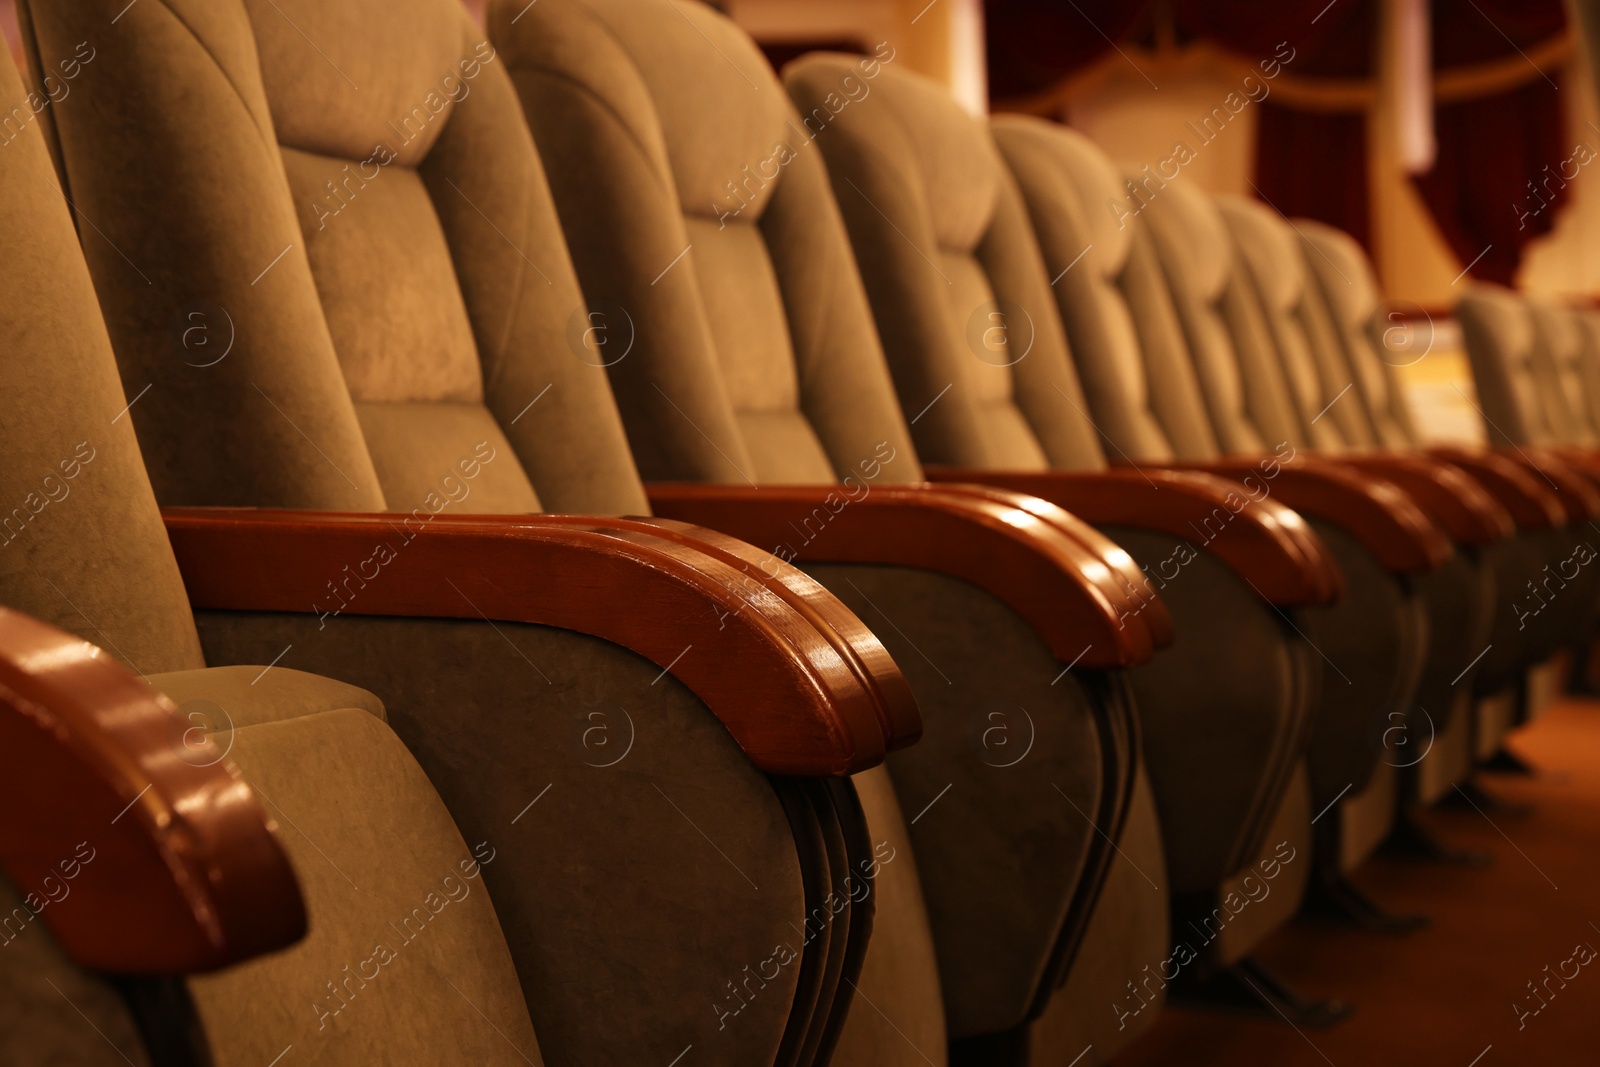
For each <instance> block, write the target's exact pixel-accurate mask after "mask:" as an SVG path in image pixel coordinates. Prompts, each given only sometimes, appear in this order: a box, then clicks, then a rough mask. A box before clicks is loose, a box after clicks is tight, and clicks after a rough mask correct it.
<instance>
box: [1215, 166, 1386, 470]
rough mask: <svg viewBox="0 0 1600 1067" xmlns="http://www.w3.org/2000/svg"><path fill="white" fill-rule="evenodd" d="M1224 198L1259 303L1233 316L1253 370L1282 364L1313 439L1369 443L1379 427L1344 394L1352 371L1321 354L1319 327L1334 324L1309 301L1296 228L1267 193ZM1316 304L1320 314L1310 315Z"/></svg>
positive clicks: (1315, 442)
mask: <svg viewBox="0 0 1600 1067" xmlns="http://www.w3.org/2000/svg"><path fill="white" fill-rule="evenodd" d="M1216 201H1217V208H1218V210H1219V211H1220V212H1221V214H1222V218H1223V221H1224V223H1225V224H1226V225H1227V227H1228V232H1229V233H1230V234H1231V235H1232V237H1233V243H1234V264H1235V267H1234V270H1235V272H1236V273H1237V274H1238V275H1239V276H1240V282H1241V285H1242V287H1243V288H1244V289H1246V290H1247V291H1248V292H1249V293H1250V294H1252V295H1253V296H1254V298H1255V302H1256V306H1257V308H1258V309H1259V315H1258V316H1240V315H1235V316H1233V317H1232V322H1233V328H1234V340H1235V342H1236V343H1237V345H1238V348H1237V351H1238V352H1239V356H1240V359H1241V361H1242V362H1243V364H1244V365H1245V366H1246V368H1247V373H1248V374H1250V375H1262V376H1267V375H1270V374H1271V373H1272V372H1273V370H1275V371H1276V372H1277V373H1278V374H1279V375H1280V376H1281V378H1282V381H1283V383H1284V385H1285V386H1286V391H1285V395H1286V396H1287V398H1288V400H1289V402H1290V404H1291V405H1292V407H1293V411H1292V416H1293V418H1294V419H1295V420H1296V421H1297V422H1298V424H1299V426H1300V430H1301V434H1302V435H1303V439H1304V441H1305V443H1306V444H1308V445H1309V446H1310V447H1312V448H1315V449H1317V450H1319V451H1323V452H1341V451H1345V450H1347V449H1350V448H1353V447H1357V446H1359V445H1361V444H1364V443H1367V442H1368V441H1370V439H1371V438H1372V437H1373V436H1374V434H1373V431H1372V429H1371V427H1370V425H1368V424H1366V423H1365V420H1364V417H1363V416H1362V415H1361V413H1360V411H1359V408H1358V407H1357V405H1354V404H1352V405H1348V406H1341V405H1340V404H1339V403H1338V402H1337V400H1338V398H1340V397H1341V395H1342V394H1344V393H1345V392H1346V389H1347V387H1348V386H1349V385H1350V381H1349V378H1348V376H1347V375H1345V374H1344V373H1342V372H1339V371H1338V370H1337V368H1330V367H1328V366H1326V365H1325V364H1324V363H1323V361H1320V360H1319V359H1318V358H1317V354H1316V346H1315V345H1314V344H1313V342H1312V340H1311V333H1312V332H1313V330H1317V329H1319V328H1320V332H1321V333H1322V335H1323V337H1324V338H1326V337H1327V336H1328V333H1329V330H1330V328H1331V327H1330V324H1329V323H1328V321H1327V315H1326V310H1325V308H1323V307H1322V306H1321V305H1320V302H1318V303H1316V304H1311V305H1310V306H1309V307H1308V302H1307V300H1306V293H1307V290H1308V286H1307V279H1306V267H1305V257H1304V256H1303V255H1302V254H1301V251H1300V246H1299V243H1298V242H1297V241H1296V240H1295V234H1294V230H1293V229H1292V228H1291V227H1290V226H1289V224H1288V223H1287V222H1286V221H1285V220H1284V218H1283V217H1282V216H1281V215H1279V214H1278V213H1277V212H1276V211H1275V210H1273V209H1272V208H1271V207H1269V206H1267V205H1266V204H1263V203H1261V202H1260V201H1257V200H1251V199H1247V198H1245V197H1240V196H1219V197H1217V198H1216ZM1308 311H1309V312H1311V313H1312V315H1313V316H1316V318H1317V321H1316V322H1314V323H1313V322H1308V321H1307V314H1308ZM1318 312H1321V314H1320V316H1317V315H1316V313H1318ZM1257 321H1259V323H1260V325H1261V326H1263V327H1265V329H1264V330H1261V329H1260V328H1259V327H1258V326H1257V325H1256V323H1257ZM1324 347H1325V346H1324ZM1269 365H1271V366H1270V367H1269Z"/></svg>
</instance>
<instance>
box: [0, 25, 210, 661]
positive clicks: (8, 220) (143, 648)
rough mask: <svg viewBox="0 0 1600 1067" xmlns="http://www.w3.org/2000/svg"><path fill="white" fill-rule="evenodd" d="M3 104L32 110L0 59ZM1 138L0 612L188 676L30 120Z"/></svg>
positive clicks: (115, 394)
mask: <svg viewBox="0 0 1600 1067" xmlns="http://www.w3.org/2000/svg"><path fill="white" fill-rule="evenodd" d="M65 55H68V56H71V55H72V49H71V48H70V47H69V48H68V49H67V50H66V52H65ZM0 105H4V107H5V109H6V113H7V114H13V113H14V114H21V115H26V116H29V117H30V119H31V118H33V116H34V114H35V113H34V110H33V108H32V106H31V105H30V104H29V102H28V99H27V94H26V93H25V91H24V89H23V86H22V82H21V80H20V79H19V77H18V75H17V71H16V68H15V67H14V66H13V65H12V63H11V60H10V58H9V56H7V57H0ZM7 136H8V139H7V140H6V142H5V143H4V144H3V145H0V292H3V294H4V297H3V299H4V302H5V308H6V310H5V314H4V315H0V352H3V353H4V355H3V356H0V403H3V404H4V405H5V417H4V419H3V420H0V427H3V428H4V434H3V440H0V446H3V447H4V449H5V457H6V461H5V462H4V463H0V508H3V509H4V511H3V514H0V603H3V604H4V605H5V606H7V607H10V608H14V609H16V610H18V611H22V612H26V613H27V614H29V615H33V616H34V617H36V618H39V619H43V620H45V621H46V622H49V623H52V624H53V625H55V626H58V627H60V628H62V629H64V630H67V631H69V632H71V633H76V634H79V635H81V636H82V637H84V638H85V639H87V640H90V641H94V642H95V643H97V644H99V645H101V646H102V647H104V648H105V649H106V650H107V651H109V652H111V653H113V654H114V655H116V656H118V657H119V658H121V659H122V660H123V661H124V662H126V663H127V664H129V665H130V666H132V667H133V668H134V669H135V670H137V671H139V672H141V673H147V672H153V671H170V670H181V669H185V668H191V667H199V666H201V665H202V663H203V661H202V659H201V654H200V641H199V638H198V637H197V636H196V634H195V628H194V619H193V616H192V615H191V614H190V611H189V599H188V596H187V594H185V592H184V589H183V581H182V579H181V578H180V577H179V576H178V567H177V563H176V562H175V561H174V559H173V556H172V549H171V547H170V546H169V545H168V543H167V536H166V531H165V530H164V529H163V527H162V523H161V516H160V514H159V513H158V512H157V510H156V503H155V498H154V497H153V496H152V495H151V493H150V482H149V479H148V478H147V477H146V475H145V471H144V466H143V464H142V462H141V460H140V456H139V446H138V443H137V442H136V441H135V439H134V433H133V427H132V425H131V424H130V422H129V418H128V413H127V404H128V401H127V400H126V399H125V398H124V397H123V393H122V388H121V386H120V384H119V383H118V381H117V374H116V363H115V362H114V360H113V358H112V355H111V346H110V343H109V342H108V341H107V339H106V330H105V325H104V323H103V322H102V321H101V319H100V317H99V316H98V315H96V314H94V306H95V303H94V301H95V294H94V289H93V287H92V285H91V283H90V280H89V272H88V271H87V270H86V269H85V268H84V263H83V255H82V253H81V252H79V250H78V244H77V241H76V240H75V239H74V237H73V232H72V221H71V218H70V217H69V215H68V211H67V206H66V204H65V203H64V202H63V201H62V198H61V193H60V190H59V187H58V186H57V184H56V180H55V175H54V173H53V172H52V171H51V168H50V157H49V154H48V152H47V151H46V148H45V140H44V137H43V136H42V135H41V132H40V126H39V123H38V121H37V120H34V121H30V122H28V123H27V124H26V125H24V126H23V127H22V129H21V130H20V132H18V133H16V134H15V135H14V136H12V135H11V134H10V133H9V130H8V135H7ZM67 398H70V399H71V403H63V400H64V399H67Z"/></svg>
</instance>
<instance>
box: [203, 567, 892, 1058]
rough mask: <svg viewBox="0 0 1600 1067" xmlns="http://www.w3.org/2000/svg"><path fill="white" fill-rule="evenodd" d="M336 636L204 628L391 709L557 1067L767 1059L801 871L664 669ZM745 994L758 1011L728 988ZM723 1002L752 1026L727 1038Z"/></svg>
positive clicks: (777, 808) (611, 658)
mask: <svg viewBox="0 0 1600 1067" xmlns="http://www.w3.org/2000/svg"><path fill="white" fill-rule="evenodd" d="M441 582H442V579H441ZM319 626H320V623H319V620H318V618H317V617H316V616H312V615H299V616H291V615H255V614H234V613H215V612H206V613H202V614H201V615H200V627H201V636H202V638H203V640H204V641H205V644H206V649H207V652H208V654H209V655H210V656H211V657H212V658H214V659H216V660H218V661H223V662H238V661H245V662H249V661H263V660H270V659H271V658H272V657H273V656H276V655H277V654H278V653H279V652H281V651H282V650H283V649H284V647H285V646H286V645H293V650H292V651H291V652H290V653H289V654H288V655H287V656H286V657H285V663H292V664H294V665H295V666H296V667H298V668H302V669H307V670H315V671H329V672H332V671H333V670H335V669H337V670H339V671H340V672H341V673H342V675H343V676H344V677H347V678H349V679H350V680H351V681H353V682H355V683H357V684H359V685H364V686H367V687H370V688H371V689H372V690H374V691H379V692H383V693H385V694H386V695H387V699H386V706H387V712H388V719H389V722H390V723H391V725H392V726H393V728H394V730H395V732H396V733H397V734H398V735H399V736H400V738H401V739H402V740H404V741H405V742H406V744H407V745H408V746H409V747H410V748H411V750H412V751H414V752H415V753H417V758H418V760H419V761H420V763H421V765H422V767H423V769H424V770H425V771H426V772H427V774H428V776H429V778H430V779H431V780H432V781H433V782H434V783H435V785H436V786H437V788H438V790H439V793H440V795H441V796H442V797H443V798H444V801H445V803H446V804H447V805H448V806H449V808H450V810H451V812H452V813H454V815H455V817H456V819H457V820H458V821H459V823H460V825H461V827H462V829H463V832H464V833H465V834H466V835H467V837H468V838H469V840H471V841H473V842H476V841H478V840H483V839H487V840H490V841H491V842H492V843H493V844H494V845H495V847H496V848H497V849H498V850H499V852H498V858H497V859H496V861H495V863H494V864H493V865H491V866H490V867H489V868H488V869H487V870H486V871H485V881H486V883H487V885H488V887H489V889H490V891H491V892H492V893H493V894H494V897H495V902H496V907H497V910H498V911H499V914H500V916H501V919H502V922H503V924H504V927H505V931H506V938H507V941H508V943H509V944H510V946H511V952H512V956H513V958H514V959H515V960H516V964H517V969H518V973H519V974H520V975H521V979H522V988H523V991H524V993H525V995H526V999H527V1003H528V1005H529V1011H530V1012H531V1013H532V1015H533V1022H534V1025H535V1027H536V1029H537V1031H538V1033H539V1035H540V1041H541V1043H542V1044H543V1045H544V1047H545V1048H546V1049H547V1050H549V1051H550V1052H551V1054H552V1055H556V1054H557V1052H556V1050H560V1049H575V1050H579V1052H580V1053H581V1058H582V1060H583V1062H585V1063H593V1064H629V1065H631V1064H635V1063H638V1062H640V1061H641V1060H657V1059H659V1060H660V1062H662V1063H667V1062H670V1061H671V1059H672V1057H673V1056H676V1055H677V1054H678V1053H680V1052H681V1051H682V1050H683V1048H684V1047H685V1046H686V1045H688V1044H691V1043H692V1044H694V1045H695V1047H696V1049H697V1050H700V1049H704V1050H707V1053H708V1054H714V1055H715V1056H716V1057H717V1058H718V1059H723V1060H725V1061H726V1062H739V1063H748V1062H756V1061H757V1060H758V1059H760V1058H761V1057H764V1056H770V1055H771V1050H772V1049H774V1048H776V1047H777V1044H778V1039H779V1036H780V1035H781V1034H782V1033H783V1030H784V1027H785V1023H786V1021H787V1019H788V1015H789V1008H790V1004H791V1003H792V1000H793V996H794V989H795V985H794V983H795V981H796V971H797V969H798V967H797V965H793V964H784V963H782V961H781V960H774V961H773V962H772V963H771V964H769V965H768V966H767V967H766V968H765V970H766V972H767V976H768V977H767V981H766V983H765V986H764V988H759V990H758V986H759V985H760V979H759V978H757V979H751V978H750V977H749V976H750V975H752V974H756V973H757V972H759V971H761V970H762V965H763V963H764V962H765V961H767V960H769V959H771V958H772V957H773V953H774V950H775V946H779V945H783V944H789V945H791V946H792V948H793V950H795V951H796V952H798V951H799V950H801V949H802V948H803V947H804V945H803V943H802V940H801V939H803V937H804V934H803V933H802V934H801V935H796V933H795V929H796V928H799V929H801V930H802V931H803V930H804V929H805V928H806V907H805V902H804V899H803V894H802V887H801V883H800V869H799V862H800V861H799V858H798V856H797V855H796V851H795V843H794V838H793V836H792V834H791V833H790V830H789V826H788V823H787V820H786V818H785V816H784V813H783V809H782V806H781V805H780V803H779V800H778V797H777V795H776V794H775V793H774V790H773V786H772V784H771V783H770V782H769V781H768V779H767V778H766V777H765V776H763V775H762V774H760V772H758V771H756V770H755V768H754V767H752V766H751V765H750V762H749V760H748V759H747V758H746V757H745V756H744V754H743V753H742V752H741V751H740V750H739V748H738V746H737V745H736V744H735V743H734V742H733V739H732V738H731V737H730V736H729V735H728V733H727V731H726V729H725V728H724V727H723V726H722V725H721V723H720V722H718V721H717V719H716V717H715V716H713V715H711V714H710V713H709V712H708V711H707V710H706V708H705V705H704V704H702V703H701V702H700V701H699V700H698V699H697V698H696V697H695V696H694V695H693V694H692V693H690V692H689V691H688V690H687V689H686V688H684V687H683V685H682V684H681V683H679V682H678V681H676V680H675V679H674V678H673V677H672V676H671V675H667V676H664V677H663V676H662V675H661V670H660V668H659V667H657V666H655V665H654V664H652V663H649V662H648V661H646V660H644V659H642V658H640V657H638V656H636V655H634V654H632V653H630V652H628V651H626V650H624V649H622V648H619V647H618V646H615V645H611V644H608V643H607V642H604V641H601V640H600V639H598V638H593V637H588V636H585V635H582V634H577V633H573V632H570V631H564V630H557V629H553V628H549V627H539V626H529V625H521V624H515V623H501V624H499V631H498V632H496V630H494V629H491V628H489V627H486V626H483V625H482V624H481V623H478V622H476V621H469V620H448V619H398V618H394V619H390V618H376V617H371V616H366V617H363V616H341V617H339V618H337V619H331V620H329V621H328V622H327V625H326V628H319ZM690 654H691V655H692V654H694V653H693V652H691V653H690ZM440 664H450V665H451V669H450V670H448V671H441V670H440V669H439V665H440ZM277 669H278V668H274V670H273V672H272V673H276V671H277ZM270 676H271V675H270V674H269V675H268V677H270ZM657 679H659V681H657ZM464 723H470V724H471V728H470V729H468V728H464V727H463V724H464ZM606 764H611V765H610V766H606ZM487 768H493V770H494V773H492V774H491V773H486V769H487ZM546 786H548V787H549V792H548V793H544V792H543V790H544V789H545V787H546ZM530 805H531V806H530ZM674 805H676V807H675V806H674ZM702 835H704V836H702ZM874 840H877V838H875V839H874ZM719 850H720V851H719ZM357 883H358V884H360V879H357ZM551 916H561V917H562V919H561V921H560V922H552V921H551ZM791 923H792V924H793V925H792V926H791V925H790V924H791ZM747 966H748V967H749V968H750V971H748V972H747V971H745V970H744V968H745V967H747ZM773 970H776V971H777V972H778V976H777V978H775V979H774V978H772V977H771V972H772V971H773ZM746 981H750V982H751V983H752V984H751V986H750V993H747V994H745V995H744V996H743V997H742V998H741V997H740V996H738V995H736V993H735V992H734V991H733V990H730V989H729V988H728V985H727V984H728V983H729V982H732V983H734V984H735V986H736V987H740V988H742V983H744V982H746ZM446 992H449V991H448V989H447V990H446ZM450 995H451V996H452V997H454V994H450ZM745 1002H748V1003H746V1006H744V1007H743V1008H742V1009H741V1008H740V1007H739V1005H740V1004H741V1003H745ZM717 1005H721V1006H723V1007H724V1009H725V1010H726V1011H728V1012H733V1011H735V1010H737V1012H738V1013H737V1014H736V1015H732V1016H731V1017H728V1018H727V1019H726V1020H725V1022H726V1025H725V1026H722V1027H719V1025H718V1024H719V1021H720V1020H721V1017H720V1016H719V1013H718V1012H717V1011H716V1010H715V1006H717ZM597 1019H605V1020H609V1021H608V1022H607V1023H606V1025H604V1026H599V1025H597V1024H596V1020H597Z"/></svg>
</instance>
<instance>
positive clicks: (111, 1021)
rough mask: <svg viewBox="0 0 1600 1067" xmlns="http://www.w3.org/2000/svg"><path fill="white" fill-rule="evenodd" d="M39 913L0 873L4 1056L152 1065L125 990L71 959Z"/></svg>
mask: <svg viewBox="0 0 1600 1067" xmlns="http://www.w3.org/2000/svg"><path fill="white" fill-rule="evenodd" d="M69 856H70V852H69ZM90 862H91V863H92V862H93V861H92V860H91V861H90ZM68 893H69V895H70V889H69V890H68ZM41 899H42V898H41ZM62 899H67V898H65V897H63V898H62ZM44 906H45V907H46V908H48V907H49V904H48V903H46V904H45V905H44ZM44 914H46V912H40V913H39V915H44ZM32 915H33V912H32V910H31V909H30V908H29V907H27V906H26V904H25V903H24V895H23V894H21V893H19V892H18V891H17V887H16V886H14V885H13V884H12V883H11V881H10V880H9V879H7V878H5V877H3V876H0V1059H3V1060H4V1061H5V1062H6V1063H14V1064H27V1065H28V1067H125V1065H127V1064H133V1065H134V1067H149V1063H150V1058H149V1056H148V1055H147V1054H146V1052H145V1049H144V1043H143V1041H142V1040H141V1039H140V1037H139V1032H138V1029H137V1026H136V1024H135V1023H134V1021H133V1016H132V1014H131V1013H130V1012H129V1011H128V1007H127V1004H126V1003H125V1002H124V1001H123V999H122V997H121V996H120V995H119V994H118V993H117V991H116V990H115V989H114V988H112V986H111V985H109V984H108V983H107V982H105V981H104V980H102V979H100V978H97V977H95V976H94V975H91V974H88V973H86V972H84V971H83V970H82V969H80V968H79V967H78V966H77V965H76V964H75V963H73V962H72V960H70V959H68V958H67V956H66V954H65V953H64V952H62V951H61V947H60V946H59V945H57V944H56V941H55V939H54V938H53V937H52V936H51V935H50V930H49V928H48V927H47V926H46V925H45V924H44V922H43V921H42V920H41V919H40V918H38V917H37V916H35V917H33V918H27V916H32Z"/></svg>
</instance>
